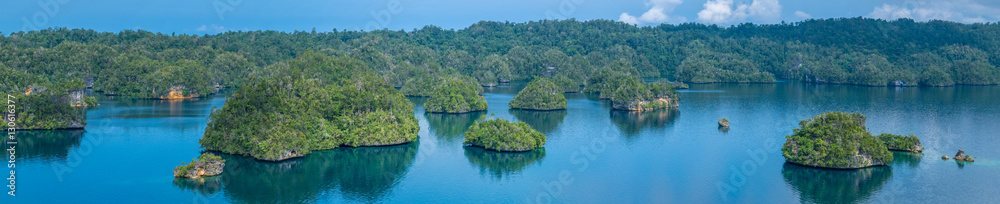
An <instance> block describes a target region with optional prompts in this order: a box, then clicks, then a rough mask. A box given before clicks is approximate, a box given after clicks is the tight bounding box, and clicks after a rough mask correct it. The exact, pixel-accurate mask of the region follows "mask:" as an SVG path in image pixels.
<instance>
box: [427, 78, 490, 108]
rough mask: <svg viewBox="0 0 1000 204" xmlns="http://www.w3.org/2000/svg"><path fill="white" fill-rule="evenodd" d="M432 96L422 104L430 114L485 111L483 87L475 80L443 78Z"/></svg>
mask: <svg viewBox="0 0 1000 204" xmlns="http://www.w3.org/2000/svg"><path fill="white" fill-rule="evenodd" d="M438 83H440V85H438V86H436V87H435V88H434V89H433V90H434V91H433V92H434V93H433V95H431V97H430V98H428V99H427V102H426V103H424V109H426V110H427V112H431V113H468V112H476V111H483V110H486V99H485V98H484V97H483V95H482V93H483V87H481V86H479V85H478V84H476V82H475V80H467V79H462V78H460V77H443V78H441V79H440V81H438Z"/></svg>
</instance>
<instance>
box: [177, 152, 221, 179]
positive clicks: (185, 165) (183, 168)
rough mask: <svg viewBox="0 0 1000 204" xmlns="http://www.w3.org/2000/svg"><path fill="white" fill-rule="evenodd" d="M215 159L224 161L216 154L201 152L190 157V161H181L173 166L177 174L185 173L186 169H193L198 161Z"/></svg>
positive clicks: (203, 161) (214, 160) (212, 160)
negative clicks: (196, 156) (195, 156)
mask: <svg viewBox="0 0 1000 204" xmlns="http://www.w3.org/2000/svg"><path fill="white" fill-rule="evenodd" d="M216 161H217V162H222V163H225V162H226V160H224V159H222V157H219V156H218V155H215V154H212V153H202V154H201V156H198V158H194V159H192V160H191V162H190V163H184V162H181V165H180V166H177V167H175V168H174V171H175V172H177V175H186V174H187V173H188V171H193V170H195V165H197V164H198V163H199V162H200V163H205V162H216Z"/></svg>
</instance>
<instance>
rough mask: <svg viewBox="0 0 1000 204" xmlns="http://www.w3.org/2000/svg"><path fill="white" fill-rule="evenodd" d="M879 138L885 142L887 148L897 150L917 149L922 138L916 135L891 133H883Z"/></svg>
mask: <svg viewBox="0 0 1000 204" xmlns="http://www.w3.org/2000/svg"><path fill="white" fill-rule="evenodd" d="M877 137H878V139H879V140H882V142H883V143H885V146H886V148H888V149H889V150H897V151H917V150H918V148H922V147H920V146H921V144H920V139H919V138H917V136H914V135H907V136H902V135H894V134H889V133H882V134H879V135H878V136H877Z"/></svg>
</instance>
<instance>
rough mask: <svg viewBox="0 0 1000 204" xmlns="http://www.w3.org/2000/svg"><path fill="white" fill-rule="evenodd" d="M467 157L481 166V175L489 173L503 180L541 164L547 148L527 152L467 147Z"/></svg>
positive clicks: (470, 161)
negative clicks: (533, 165)
mask: <svg viewBox="0 0 1000 204" xmlns="http://www.w3.org/2000/svg"><path fill="white" fill-rule="evenodd" d="M465 157H467V158H469V163H472V164H473V165H474V166H477V167H479V174H480V175H487V174H488V175H489V176H491V177H492V178H494V179H497V180H501V179H503V178H504V177H510V176H511V175H515V174H518V173H520V172H521V171H522V170H524V169H526V168H527V167H528V166H531V165H532V164H536V163H538V164H541V163H542V158H545V148H540V149H535V150H532V151H527V152H497V151H490V150H486V149H483V148H480V147H469V146H466V147H465Z"/></svg>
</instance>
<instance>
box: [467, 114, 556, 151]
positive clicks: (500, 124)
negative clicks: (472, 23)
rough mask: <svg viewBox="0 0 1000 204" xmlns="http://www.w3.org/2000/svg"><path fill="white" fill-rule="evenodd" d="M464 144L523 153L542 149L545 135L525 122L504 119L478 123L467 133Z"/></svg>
mask: <svg viewBox="0 0 1000 204" xmlns="http://www.w3.org/2000/svg"><path fill="white" fill-rule="evenodd" d="M464 144H466V145H470V146H476V147H482V148H484V149H488V150H494V151H501V152H523V151H529V150H532V149H537V148H542V146H543V145H545V134H542V133H541V132H538V131H536V130H535V129H532V128H531V126H529V125H528V124H527V123H524V122H511V121H507V120H505V119H503V118H493V119H483V120H479V121H476V123H475V124H473V125H472V126H471V127H469V130H468V131H466V132H465V142H464Z"/></svg>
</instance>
